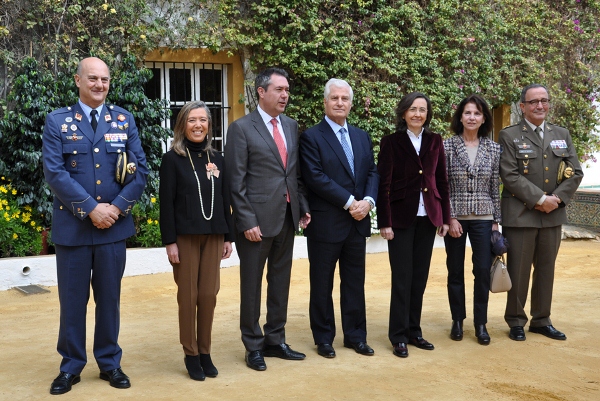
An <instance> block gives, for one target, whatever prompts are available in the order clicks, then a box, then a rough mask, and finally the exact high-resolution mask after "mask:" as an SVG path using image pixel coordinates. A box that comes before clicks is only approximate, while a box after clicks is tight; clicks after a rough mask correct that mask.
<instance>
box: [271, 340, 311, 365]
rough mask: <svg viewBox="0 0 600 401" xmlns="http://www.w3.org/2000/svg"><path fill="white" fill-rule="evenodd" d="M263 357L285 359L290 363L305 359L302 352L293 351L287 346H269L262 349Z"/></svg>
mask: <svg viewBox="0 0 600 401" xmlns="http://www.w3.org/2000/svg"><path fill="white" fill-rule="evenodd" d="M263 355H264V356H274V357H276V358H281V359H287V360H290V361H301V360H302V359H304V358H306V355H304V354H303V353H302V352H298V351H294V350H293V349H291V348H290V346H289V345H287V344H285V343H284V344H277V345H269V344H265V346H264V347H263Z"/></svg>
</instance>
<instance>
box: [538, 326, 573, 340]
mask: <svg viewBox="0 0 600 401" xmlns="http://www.w3.org/2000/svg"><path fill="white" fill-rule="evenodd" d="M529 331H530V332H532V333H538V334H541V335H544V336H546V337H549V338H551V339H553V340H566V339H567V336H565V333H563V332H561V331H558V330H556V329H555V328H554V326H552V325H549V326H542V327H531V326H529Z"/></svg>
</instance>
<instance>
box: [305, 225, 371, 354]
mask: <svg viewBox="0 0 600 401" xmlns="http://www.w3.org/2000/svg"><path fill="white" fill-rule="evenodd" d="M307 246H308V259H309V261H310V306H309V314H310V328H311V330H312V334H313V339H314V341H315V344H320V343H324V344H333V339H334V338H335V334H336V327H335V316H334V312H333V298H332V292H333V282H334V278H335V267H336V264H337V262H338V261H339V264H340V270H339V271H340V309H341V315H342V330H343V332H344V342H350V343H356V342H364V341H367V318H366V311H365V253H366V240H365V237H363V236H362V235H360V234H359V233H358V231H357V230H356V229H354V228H352V230H350V233H349V235H348V237H347V238H346V239H345V240H344V241H342V242H335V243H326V242H322V241H316V240H314V239H311V238H310V237H309V238H307Z"/></svg>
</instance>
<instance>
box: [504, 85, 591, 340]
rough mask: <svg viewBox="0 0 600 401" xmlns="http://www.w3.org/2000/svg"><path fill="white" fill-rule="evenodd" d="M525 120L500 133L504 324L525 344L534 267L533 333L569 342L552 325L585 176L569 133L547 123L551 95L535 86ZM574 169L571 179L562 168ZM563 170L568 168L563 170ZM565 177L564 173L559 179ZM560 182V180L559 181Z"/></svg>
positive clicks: (524, 105) (525, 96) (527, 96)
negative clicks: (561, 256) (506, 279)
mask: <svg viewBox="0 0 600 401" xmlns="http://www.w3.org/2000/svg"><path fill="white" fill-rule="evenodd" d="M520 107H521V111H522V112H523V120H522V121H521V122H520V123H519V124H517V125H513V126H511V127H507V128H505V129H503V130H502V131H500V139H499V142H500V144H501V145H502V149H503V151H502V154H501V156H500V177H501V178H502V183H503V184H504V189H503V191H502V199H501V209H502V220H503V224H502V231H503V234H504V235H505V236H506V238H507V239H508V243H509V244H510V247H509V249H508V272H509V274H510V278H511V280H512V284H513V285H512V289H511V290H510V291H509V292H508V297H507V303H506V311H505V313H504V320H506V323H508V326H509V327H510V333H509V337H510V338H511V339H512V340H515V341H524V340H525V331H524V329H523V326H525V324H526V323H527V314H526V313H525V302H526V301H527V291H528V289H529V276H530V273H531V265H532V264H533V268H534V273H533V283H532V287H531V322H530V324H529V331H530V332H532V333H539V334H542V335H545V336H546V337H549V338H552V339H555V340H566V339H567V337H566V336H565V335H564V333H562V332H560V331H558V330H556V329H555V328H554V326H553V325H552V321H551V320H550V307H551V304H552V287H553V284H554V265H555V262H556V256H557V254H558V248H559V247H560V240H561V225H562V224H564V223H566V222H567V213H566V210H565V205H566V204H568V203H569V201H570V200H571V198H572V197H573V194H574V193H575V191H576V190H577V187H578V186H579V183H580V182H581V179H582V178H583V172H582V170H581V167H580V165H579V160H578V157H577V152H576V150H575V147H574V146H573V142H572V140H571V135H570V134H569V131H568V130H567V129H565V128H563V127H559V126H556V125H553V124H550V123H548V122H547V121H545V119H546V116H547V114H548V109H549V108H550V99H549V96H548V90H547V89H546V88H545V87H544V86H542V85H539V84H532V85H529V86H527V87H525V88H524V89H523V91H522V92H521V104H520ZM565 163H566V165H567V166H569V167H570V169H567V170H569V171H567V174H564V173H562V170H563V169H562V168H561V167H562V166H565ZM561 164H562V166H561ZM559 171H561V173H560V176H559ZM557 177H558V179H557Z"/></svg>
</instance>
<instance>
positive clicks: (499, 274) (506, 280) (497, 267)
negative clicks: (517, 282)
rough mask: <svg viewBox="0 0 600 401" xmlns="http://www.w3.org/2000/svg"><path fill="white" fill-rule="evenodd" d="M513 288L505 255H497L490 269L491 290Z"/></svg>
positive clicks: (502, 290)
mask: <svg viewBox="0 0 600 401" xmlns="http://www.w3.org/2000/svg"><path fill="white" fill-rule="evenodd" d="M511 288H512V282H511V281H510V276H509V275H508V270H507V269H506V262H505V261H504V255H502V256H496V259H494V262H493V263H492V269H491V270H490V291H491V292H494V293H496V292H506V291H508V290H510V289H511Z"/></svg>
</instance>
